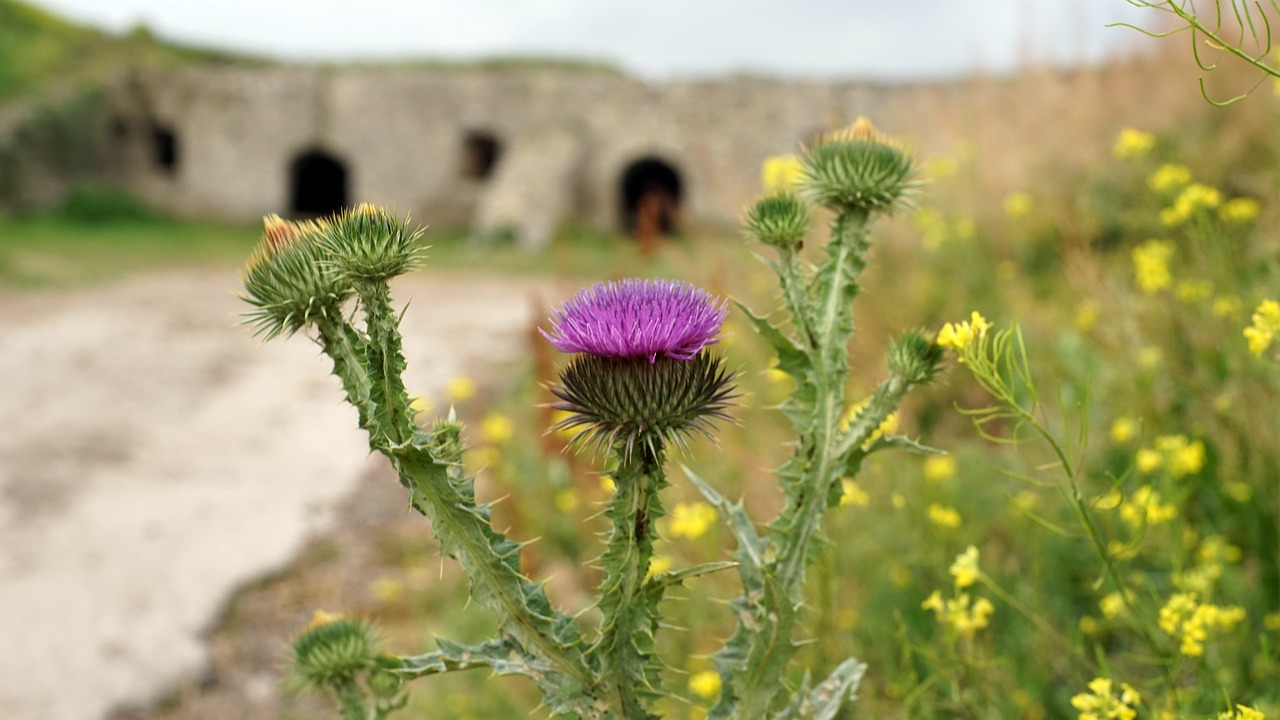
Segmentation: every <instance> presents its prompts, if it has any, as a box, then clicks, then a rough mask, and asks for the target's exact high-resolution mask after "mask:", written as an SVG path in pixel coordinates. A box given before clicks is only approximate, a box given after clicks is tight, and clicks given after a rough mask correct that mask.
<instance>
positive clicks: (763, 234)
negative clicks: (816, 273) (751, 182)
mask: <svg viewBox="0 0 1280 720" xmlns="http://www.w3.org/2000/svg"><path fill="white" fill-rule="evenodd" d="M808 231H809V207H808V206H807V205H805V204H804V203H803V202H801V200H800V198H798V197H796V196H795V195H793V194H791V193H786V192H784V193H778V194H776V195H769V196H768V197H764V198H761V199H760V200H758V201H756V204H755V205H753V206H751V209H750V210H748V211H747V232H748V233H750V234H751V236H752V237H754V238H755V239H757V240H759V241H760V242H762V243H764V244H766V245H772V246H774V247H777V248H779V249H791V250H795V249H799V248H800V245H801V243H802V241H803V240H804V236H805V235H806V234H807V233H808Z"/></svg>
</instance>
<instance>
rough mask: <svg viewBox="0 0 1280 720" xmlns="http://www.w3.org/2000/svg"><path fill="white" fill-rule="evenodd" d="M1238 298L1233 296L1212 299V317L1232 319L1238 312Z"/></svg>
mask: <svg viewBox="0 0 1280 720" xmlns="http://www.w3.org/2000/svg"><path fill="white" fill-rule="evenodd" d="M1240 305H1241V303H1240V298H1238V297H1236V296H1235V295H1223V296H1221V297H1216V298H1214V299H1213V307H1212V312H1213V316H1214V317H1220V318H1223V317H1234V316H1235V315H1237V314H1239V312H1240Z"/></svg>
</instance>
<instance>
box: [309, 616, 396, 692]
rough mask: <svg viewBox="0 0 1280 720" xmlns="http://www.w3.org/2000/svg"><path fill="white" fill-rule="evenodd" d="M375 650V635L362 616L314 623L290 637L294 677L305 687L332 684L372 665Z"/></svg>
mask: <svg viewBox="0 0 1280 720" xmlns="http://www.w3.org/2000/svg"><path fill="white" fill-rule="evenodd" d="M377 654H378V639H377V636H376V635H375V633H374V631H373V627H372V626H371V625H369V623H367V622H365V621H363V620H356V619H353V618H345V617H338V618H336V619H331V620H326V621H323V622H320V623H318V624H316V623H313V624H312V625H311V626H309V627H307V628H306V629H305V630H303V631H302V632H301V633H299V634H298V636H297V637H296V638H295V639H294V641H293V650H292V656H293V657H292V659H293V673H294V680H295V682H297V683H298V684H299V685H300V686H301V687H304V688H311V689H314V688H322V687H331V686H333V685H335V684H337V683H341V682H345V681H349V680H351V679H353V678H354V677H356V675H358V674H359V673H361V672H364V671H366V670H369V669H371V668H372V667H373V666H374V658H375V657H376V656H377Z"/></svg>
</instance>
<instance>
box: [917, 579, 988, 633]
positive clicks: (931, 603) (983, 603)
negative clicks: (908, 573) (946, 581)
mask: <svg viewBox="0 0 1280 720" xmlns="http://www.w3.org/2000/svg"><path fill="white" fill-rule="evenodd" d="M920 607H922V608H924V609H925V610H932V611H933V614H934V617H936V618H938V622H939V623H941V624H943V625H947V626H950V627H951V628H952V629H953V630H955V631H956V632H957V633H959V634H960V635H962V636H964V637H967V638H969V637H973V636H974V634H975V633H977V632H978V631H979V630H981V629H982V628H984V627H986V626H987V625H988V624H990V623H989V620H988V619H989V618H990V617H991V613H993V612H995V611H996V608H995V606H994V605H992V604H991V601H990V600H988V599H986V598H984V597H980V598H978V599H977V600H973V599H972V598H970V597H969V593H960V594H959V595H957V596H956V597H954V598H952V599H950V600H943V599H942V593H941V592H940V591H938V590H934V591H933V594H932V595H930V596H929V597H928V598H926V599H925V601H924V602H922V603H920Z"/></svg>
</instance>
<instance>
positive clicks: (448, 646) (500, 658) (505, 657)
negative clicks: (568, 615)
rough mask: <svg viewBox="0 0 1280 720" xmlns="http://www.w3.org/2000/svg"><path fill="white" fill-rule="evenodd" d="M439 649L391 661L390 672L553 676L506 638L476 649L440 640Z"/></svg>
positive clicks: (544, 665) (406, 674)
mask: <svg viewBox="0 0 1280 720" xmlns="http://www.w3.org/2000/svg"><path fill="white" fill-rule="evenodd" d="M436 645H437V646H438V647H439V649H438V650H436V651H434V652H429V653H424V654H422V655H411V656H406V657H398V658H395V661H396V662H395V663H394V665H390V666H388V669H389V671H390V672H392V673H394V674H396V675H399V676H401V677H404V678H417V677H424V676H426V675H438V674H440V673H447V672H455V671H458V670H470V669H472V668H476V667H487V668H489V669H490V670H493V672H494V673H496V674H498V675H525V676H528V677H537V676H539V675H543V674H546V673H548V672H553V671H554V670H555V668H553V667H552V666H551V665H549V664H548V663H546V662H545V661H542V660H537V659H535V658H532V657H530V656H529V655H527V654H525V653H524V651H522V650H521V649H520V648H519V647H518V646H517V645H516V644H515V643H514V642H512V641H511V639H510V638H496V639H493V640H486V641H484V642H483V643H480V644H479V645H463V644H460V643H455V642H452V641H450V640H446V639H444V638H436Z"/></svg>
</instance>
